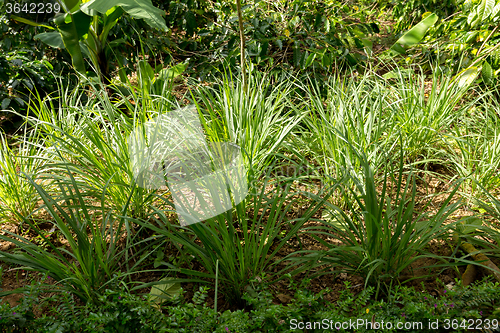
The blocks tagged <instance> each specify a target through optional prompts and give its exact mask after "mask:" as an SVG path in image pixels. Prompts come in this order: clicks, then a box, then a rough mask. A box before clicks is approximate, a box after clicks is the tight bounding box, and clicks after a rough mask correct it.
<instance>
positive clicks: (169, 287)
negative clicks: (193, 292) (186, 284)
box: [150, 277, 181, 308]
mask: <svg viewBox="0 0 500 333" xmlns="http://www.w3.org/2000/svg"><path fill="white" fill-rule="evenodd" d="M172 279H173V278H171V277H165V278H163V279H161V280H160V282H163V283H161V284H157V285H154V286H153V287H151V292H150V295H151V300H152V301H153V302H154V304H153V306H155V307H156V308H159V307H160V304H161V303H163V302H164V301H165V300H167V299H170V298H173V297H175V296H177V295H179V294H180V292H181V284H180V283H171V282H168V281H169V280H172Z"/></svg>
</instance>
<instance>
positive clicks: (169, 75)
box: [157, 63, 187, 80]
mask: <svg viewBox="0 0 500 333" xmlns="http://www.w3.org/2000/svg"><path fill="white" fill-rule="evenodd" d="M186 67H187V63H181V64H177V65H175V66H173V67H171V68H164V69H162V70H161V71H160V72H159V75H158V79H157V80H172V79H175V78H176V77H178V76H179V75H181V74H182V73H183V72H184V71H185V70H186Z"/></svg>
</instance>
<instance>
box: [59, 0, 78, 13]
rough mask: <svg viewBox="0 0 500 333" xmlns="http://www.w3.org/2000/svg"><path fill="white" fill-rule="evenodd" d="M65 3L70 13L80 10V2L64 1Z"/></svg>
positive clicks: (74, 0)
mask: <svg viewBox="0 0 500 333" xmlns="http://www.w3.org/2000/svg"><path fill="white" fill-rule="evenodd" d="M63 2H64V5H65V6H66V8H67V10H68V11H69V12H74V11H76V10H78V5H79V4H80V0H64V1H63Z"/></svg>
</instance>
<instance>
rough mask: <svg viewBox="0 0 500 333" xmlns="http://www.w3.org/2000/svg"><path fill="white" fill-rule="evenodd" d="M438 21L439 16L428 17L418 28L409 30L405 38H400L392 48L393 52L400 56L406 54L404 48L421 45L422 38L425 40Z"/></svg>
mask: <svg viewBox="0 0 500 333" xmlns="http://www.w3.org/2000/svg"><path fill="white" fill-rule="evenodd" d="M438 19H439V18H438V16H437V15H436V14H434V13H432V14H431V15H429V16H427V17H426V18H425V19H423V20H422V21H420V23H418V24H417V25H416V26H414V27H413V28H411V29H410V30H408V31H407V32H406V33H405V34H404V35H403V36H401V38H399V39H398V41H397V42H396V43H394V45H393V46H392V47H391V50H392V51H395V52H396V53H399V54H404V53H405V49H404V48H405V47H410V46H413V45H415V44H417V43H419V42H420V41H421V40H422V38H424V36H425V33H426V32H427V30H428V29H429V28H430V27H431V26H433V25H434V24H435V23H436V22H437V20H438ZM393 53H394V52H393Z"/></svg>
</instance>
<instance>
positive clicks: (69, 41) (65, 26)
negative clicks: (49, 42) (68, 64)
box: [55, 10, 92, 74]
mask: <svg viewBox="0 0 500 333" xmlns="http://www.w3.org/2000/svg"><path fill="white" fill-rule="evenodd" d="M68 16H69V17H70V20H69V23H66V21H67V17H68ZM91 20H92V18H91V17H90V16H88V15H86V14H85V13H83V12H82V11H80V10H78V11H76V12H75V13H73V14H71V13H66V14H64V15H59V16H57V17H56V19H55V21H56V24H57V27H58V29H59V31H60V32H61V36H62V40H63V42H64V46H66V49H67V50H68V52H69V54H70V55H71V60H72V62H73V67H75V70H77V71H78V72H80V73H82V74H85V62H84V60H83V54H82V49H81V47H80V43H79V41H80V38H81V37H83V35H85V34H86V33H88V30H89V27H90V22H91Z"/></svg>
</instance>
